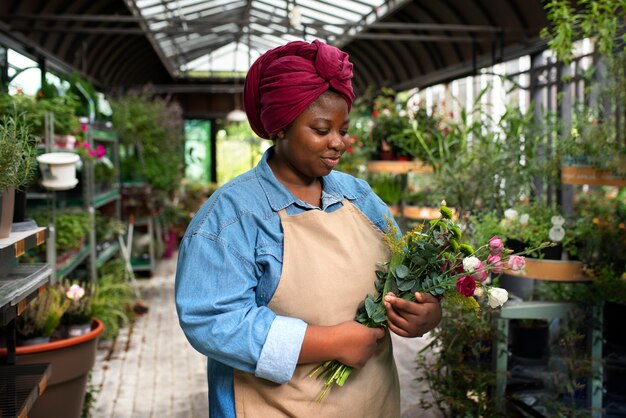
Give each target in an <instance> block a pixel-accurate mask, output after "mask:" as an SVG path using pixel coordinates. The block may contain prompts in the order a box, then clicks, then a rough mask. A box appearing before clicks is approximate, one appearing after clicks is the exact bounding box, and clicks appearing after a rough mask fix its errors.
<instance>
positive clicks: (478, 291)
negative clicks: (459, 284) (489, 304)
mask: <svg viewBox="0 0 626 418" xmlns="http://www.w3.org/2000/svg"><path fill="white" fill-rule="evenodd" d="M484 294H485V289H484V288H483V287H482V286H476V289H474V296H476V297H479V298H482V297H483V295H484Z"/></svg>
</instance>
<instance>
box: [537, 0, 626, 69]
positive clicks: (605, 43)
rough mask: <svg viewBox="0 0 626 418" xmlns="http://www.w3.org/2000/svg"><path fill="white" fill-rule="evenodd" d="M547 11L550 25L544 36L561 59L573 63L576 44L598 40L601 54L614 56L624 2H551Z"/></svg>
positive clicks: (547, 5)
mask: <svg viewBox="0 0 626 418" xmlns="http://www.w3.org/2000/svg"><path fill="white" fill-rule="evenodd" d="M544 8H545V10H546V16H547V18H548V22H549V24H550V26H549V27H547V28H543V29H542V30H541V33H540V35H541V37H542V38H543V39H546V40H547V41H548V46H549V47H550V49H551V50H552V51H554V52H555V54H556V56H557V58H559V59H561V60H563V61H565V62H566V63H569V62H570V61H571V60H572V58H573V44H574V41H576V40H579V39H582V38H596V44H597V46H598V50H599V51H600V53H601V54H602V55H604V56H605V57H608V58H609V59H610V57H611V56H612V55H613V51H614V49H615V45H616V40H617V39H618V38H617V36H616V35H617V28H618V22H619V20H620V19H623V17H624V14H625V13H626V2H624V0H578V1H576V2H573V1H570V0H550V1H548V2H547V3H546V5H545V6H544ZM624 36H626V35H624ZM623 39H625V38H623Z"/></svg>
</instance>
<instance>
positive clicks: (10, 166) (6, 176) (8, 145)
mask: <svg viewBox="0 0 626 418" xmlns="http://www.w3.org/2000/svg"><path fill="white" fill-rule="evenodd" d="M36 143H37V139H36V138H35V137H34V136H33V135H32V133H31V129H30V125H28V123H27V122H26V117H25V115H17V114H14V115H3V116H2V118H1V119H0V193H1V196H2V205H0V208H1V213H0V238H6V237H8V236H9V234H10V233H11V224H12V222H13V209H14V204H15V190H16V189H20V188H21V187H23V186H25V185H26V184H28V182H29V180H30V179H31V177H32V176H33V174H34V169H35V167H36V164H37V163H36V161H35V153H36Z"/></svg>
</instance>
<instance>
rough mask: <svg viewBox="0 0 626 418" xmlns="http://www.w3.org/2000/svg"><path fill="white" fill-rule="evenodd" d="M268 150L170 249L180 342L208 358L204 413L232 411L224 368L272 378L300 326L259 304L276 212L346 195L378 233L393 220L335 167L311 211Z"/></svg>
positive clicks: (295, 352) (273, 274) (277, 238)
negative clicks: (174, 253)
mask: <svg viewBox="0 0 626 418" xmlns="http://www.w3.org/2000/svg"><path fill="white" fill-rule="evenodd" d="M272 152H273V148H270V149H268V150H267V151H266V152H265V154H264V155H263V158H262V159H261V161H260V162H259V164H258V165H257V166H256V167H255V168H254V169H252V170H250V171H248V172H246V173H244V174H242V175H240V176H238V177H237V178H235V179H233V180H231V181H230V182H228V183H226V184H225V185H224V186H222V187H221V188H219V189H218V190H217V191H216V192H215V193H213V195H211V197H210V198H209V199H208V200H207V202H206V203H205V204H204V205H203V206H202V208H201V209H200V210H199V211H198V212H197V213H196V215H195V216H194V218H193V219H192V221H191V223H190V224H189V227H188V228H187V231H186V232H185V235H184V237H183V240H182V242H181V245H180V249H179V256H178V264H177V269H176V287H175V297H176V309H177V312H178V317H179V321H180V325H181V327H182V329H183V331H184V333H185V335H186V336H187V339H188V340H189V342H190V344H191V345H192V346H193V347H194V348H195V349H196V350H198V351H199V352H200V353H202V354H204V355H206V356H207V357H208V359H209V361H208V380H209V411H210V415H211V416H219V417H231V416H232V417H234V416H235V409H234V389H233V368H235V369H239V370H243V371H245V372H248V373H253V374H254V375H256V376H258V377H261V378H264V379H267V380H270V381H273V382H276V383H281V384H282V383H286V382H288V381H289V380H290V378H291V376H292V374H293V371H294V369H295V367H296V364H297V361H298V356H299V354H300V348H301V346H302V341H303V339H304V333H305V331H306V327H307V324H306V323H305V322H304V321H302V320H300V319H298V318H292V317H286V316H280V315H276V314H275V313H274V312H272V310H271V309H270V308H268V306H267V305H268V303H269V302H270V300H271V299H272V296H273V294H274V291H275V290H276V288H277V286H278V282H279V280H280V276H281V271H282V260H283V232H282V227H281V223H280V218H279V215H278V211H280V210H282V209H286V213H287V215H295V214H298V213H301V212H303V211H307V210H324V211H326V212H332V211H334V210H337V209H339V208H340V207H341V206H342V204H341V201H342V200H343V199H344V198H347V199H348V200H349V201H350V202H351V203H353V204H354V205H355V206H356V207H357V208H359V209H360V210H361V212H363V213H364V214H365V215H366V216H367V217H368V218H369V219H370V220H371V221H372V223H373V224H374V225H376V226H377V227H378V228H380V229H381V230H382V231H384V230H386V228H387V217H389V218H391V219H393V217H392V216H391V214H390V212H389V209H388V208H387V205H386V204H385V203H384V202H383V201H382V200H381V199H380V198H379V197H378V196H377V195H376V194H375V193H374V192H373V191H372V189H371V188H370V186H369V185H368V184H367V183H366V182H365V181H363V180H360V179H356V178H354V177H352V176H350V175H348V174H345V173H341V172H338V171H332V172H331V173H330V174H329V175H327V176H324V177H323V179H322V180H323V181H322V182H323V190H322V207H321V208H319V207H316V206H313V205H311V204H309V203H306V202H304V201H302V200H300V199H298V198H296V197H295V196H294V195H293V194H292V193H291V192H290V191H289V190H287V188H286V187H285V186H284V185H283V184H282V183H280V182H279V181H278V180H277V179H276V177H275V176H274V174H273V172H272V170H271V169H270V167H269V165H268V164H267V159H268V157H269V156H270V155H271V153H272Z"/></svg>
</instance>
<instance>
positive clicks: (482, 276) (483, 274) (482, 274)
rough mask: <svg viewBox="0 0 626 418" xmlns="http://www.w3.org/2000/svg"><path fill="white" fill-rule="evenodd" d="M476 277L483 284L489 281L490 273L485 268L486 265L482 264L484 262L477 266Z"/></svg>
mask: <svg viewBox="0 0 626 418" xmlns="http://www.w3.org/2000/svg"><path fill="white" fill-rule="evenodd" d="M474 275H475V276H476V280H478V281H479V282H481V283H482V282H484V281H485V280H487V276H488V272H487V269H486V268H485V265H484V264H483V263H482V261H481V262H479V263H478V265H477V266H476V271H475V272H474Z"/></svg>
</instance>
